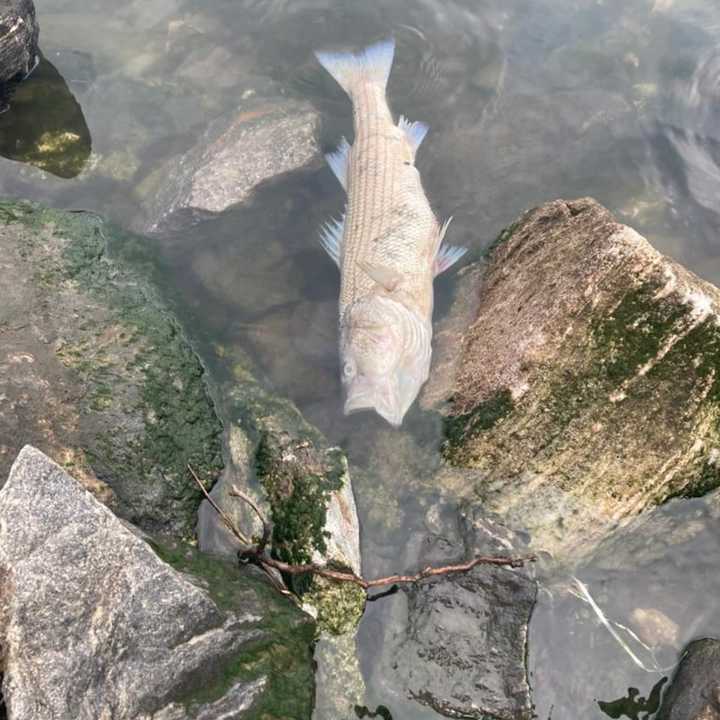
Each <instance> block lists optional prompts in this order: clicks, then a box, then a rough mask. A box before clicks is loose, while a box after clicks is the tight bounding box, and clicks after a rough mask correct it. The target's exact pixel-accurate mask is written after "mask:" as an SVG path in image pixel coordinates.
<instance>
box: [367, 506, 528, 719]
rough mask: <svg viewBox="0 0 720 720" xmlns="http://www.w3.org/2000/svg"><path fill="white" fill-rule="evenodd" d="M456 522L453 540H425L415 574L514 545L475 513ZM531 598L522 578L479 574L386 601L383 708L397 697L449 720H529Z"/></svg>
mask: <svg viewBox="0 0 720 720" xmlns="http://www.w3.org/2000/svg"><path fill="white" fill-rule="evenodd" d="M449 518H452V514H450V515H449ZM455 522H456V523H457V527H456V528H452V526H450V527H448V528H447V529H448V530H449V533H444V534H443V535H435V536H430V537H428V538H426V540H425V542H424V543H423V546H422V548H423V549H422V554H421V558H420V560H419V562H418V566H419V567H425V566H426V565H428V564H433V565H440V564H445V563H450V562H458V561H459V560H461V559H463V558H464V559H469V558H471V557H473V556H474V555H476V554H480V553H487V554H507V553H508V551H509V547H512V543H513V541H515V542H516V543H517V540H516V539H515V538H513V537H512V535H511V534H509V533H508V532H507V531H506V530H504V529H503V528H502V527H501V526H499V525H497V524H496V523H495V522H493V521H491V520H488V519H487V518H484V517H483V515H482V514H481V513H480V512H477V511H472V510H468V511H467V512H466V513H463V514H462V515H461V516H460V519H459V522H458V519H457V515H456V516H455ZM518 544H519V543H518ZM536 592H537V589H536V585H535V582H534V580H532V579H531V578H530V577H529V575H528V571H527V570H523V569H516V570H511V569H507V568H500V567H490V566H478V567H476V568H474V569H473V570H471V571H470V572H468V573H459V574H455V575H449V576H447V577H444V578H441V579H435V580H432V581H425V582H422V583H420V584H418V585H416V586H412V587H409V588H406V589H405V590H403V591H401V592H399V593H397V594H396V595H395V596H392V597H391V598H388V599H385V600H383V601H382V602H384V603H388V604H390V605H391V608H390V610H389V612H390V613H391V614H392V615H393V616H394V618H395V623H394V629H393V630H392V631H391V633H390V634H389V635H387V636H386V637H385V639H384V642H383V644H382V649H381V658H380V660H379V662H378V665H377V668H376V670H375V674H376V678H375V680H376V682H377V683H379V684H380V685H381V686H383V688H384V690H385V691H386V693H387V696H384V697H383V699H384V701H386V704H387V705H389V706H390V707H392V705H393V703H392V702H391V701H389V698H392V697H401V698H403V699H405V700H412V701H414V702H415V703H419V704H421V705H424V706H427V707H430V708H432V709H434V710H435V711H437V712H439V713H440V714H442V715H443V716H447V717H467V718H478V719H480V718H486V717H493V718H500V719H502V720H518V719H520V718H530V717H531V716H532V712H531V709H532V705H531V698H530V686H529V683H528V677H527V669H526V665H525V658H526V654H527V630H528V624H529V622H530V615H531V613H532V609H533V606H534V604H535V597H536Z"/></svg>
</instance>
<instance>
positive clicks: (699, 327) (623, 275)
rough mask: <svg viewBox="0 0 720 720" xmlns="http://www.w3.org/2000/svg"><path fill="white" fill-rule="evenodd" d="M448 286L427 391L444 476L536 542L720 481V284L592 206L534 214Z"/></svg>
mask: <svg viewBox="0 0 720 720" xmlns="http://www.w3.org/2000/svg"><path fill="white" fill-rule="evenodd" d="M458 298H459V299H458V301H457V303H456V306H455V309H454V311H452V312H451V313H450V316H449V318H448V319H447V321H446V322H444V323H443V324H441V327H440V329H439V332H438V336H437V337H438V350H437V353H436V364H435V370H434V371H433V373H432V374H431V380H430V382H429V384H428V387H427V389H426V392H425V396H424V402H425V404H426V406H441V409H442V412H443V413H444V414H445V416H446V424H445V434H446V441H445V444H444V447H443V454H444V457H445V460H446V463H447V466H448V468H449V469H448V473H449V474H450V475H452V472H453V471H463V472H466V473H467V472H468V471H472V472H473V473H474V474H475V480H474V481H475V490H476V494H477V496H478V498H479V499H480V500H481V502H482V503H483V505H484V507H486V508H487V509H489V510H492V511H495V512H497V513H499V514H501V515H503V516H505V517H506V518H507V519H508V520H509V521H510V522H511V523H513V524H514V525H515V526H518V527H525V528H527V529H529V530H530V532H531V534H532V537H533V544H534V546H535V547H536V548H543V549H547V550H550V551H553V552H559V551H567V550H569V549H571V548H572V549H575V550H579V549H583V548H587V547H588V546H589V545H590V544H591V543H592V542H593V541H595V540H597V538H598V537H600V536H601V535H603V534H604V533H606V532H607V530H608V529H609V528H611V527H613V526H615V525H617V524H618V523H622V522H625V521H626V520H627V519H628V518H630V517H631V516H632V515H634V514H636V513H638V512H641V511H642V510H644V509H646V508H648V507H649V506H652V505H654V504H657V503H660V502H663V501H664V500H666V499H667V498H669V497H672V496H676V495H700V494H703V493H704V492H706V491H708V490H709V489H711V488H713V487H716V486H717V485H718V484H719V483H720V472H719V471H718V464H717V462H718V455H719V453H720V413H719V410H720V372H719V371H720V366H719V365H720V360H719V358H720V355H719V354H718V349H719V348H720V326H719V320H720V317H719V315H718V307H719V306H720V291H719V290H718V289H717V288H715V287H714V286H712V285H710V284H709V283H706V282H704V281H702V280H700V279H699V278H697V277H696V276H695V275H693V274H692V273H690V272H688V271H687V270H685V269H684V268H683V267H681V266H680V265H678V264H677V263H675V262H674V261H672V260H671V259H669V258H667V257H664V256H662V255H660V254H659V253H658V252H656V251H655V250H654V249H653V248H652V247H651V246H650V245H649V243H647V241H646V240H644V239H643V238H642V237H640V236H639V235H638V234H637V233H636V232H634V231H633V230H632V229H630V228H629V227H626V226H624V225H620V224H619V223H617V222H615V220H614V219H613V217H612V216H611V215H610V213H609V212H608V211H607V210H605V209H604V208H603V207H601V206H600V205H598V204H597V203H596V202H594V201H593V200H591V199H582V200H577V201H572V202H565V201H556V202H551V203H548V204H546V205H543V206H541V207H539V208H536V209H534V210H532V211H530V212H528V213H527V214H526V215H525V216H523V217H522V218H521V219H520V220H519V221H518V222H517V223H515V224H514V225H513V226H511V227H510V228H508V229H507V230H506V231H505V232H504V233H503V234H502V235H501V236H500V238H499V240H498V242H497V244H496V246H495V247H494V248H493V249H492V251H491V252H490V254H489V256H488V258H487V263H486V265H485V266H482V265H476V266H472V267H470V268H469V269H468V270H467V271H466V272H465V273H464V276H463V278H462V280H461V282H460V286H459V288H458ZM443 403H444V405H443ZM453 469H454V470H453Z"/></svg>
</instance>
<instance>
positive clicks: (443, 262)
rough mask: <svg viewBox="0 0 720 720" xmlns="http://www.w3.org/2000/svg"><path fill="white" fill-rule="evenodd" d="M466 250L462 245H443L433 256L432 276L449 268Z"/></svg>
mask: <svg viewBox="0 0 720 720" xmlns="http://www.w3.org/2000/svg"><path fill="white" fill-rule="evenodd" d="M466 252H467V248H464V247H458V246H457V245H443V246H442V247H441V248H440V251H439V252H438V254H437V257H436V258H435V268H434V277H437V276H438V275H440V273H444V272H445V271H446V270H448V269H449V268H451V267H452V266H453V265H454V264H455V263H456V262H457V261H458V260H459V259H460V258H461V257H462V256H463V255H464V254H465V253H466Z"/></svg>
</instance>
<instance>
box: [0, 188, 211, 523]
mask: <svg viewBox="0 0 720 720" xmlns="http://www.w3.org/2000/svg"><path fill="white" fill-rule="evenodd" d="M0 219H2V220H3V221H4V222H5V223H6V224H8V225H13V226H14V227H16V230H14V231H13V233H12V234H11V237H14V236H15V235H17V237H18V240H17V241H16V242H17V246H18V247H17V252H18V253H19V256H20V258H21V262H22V270H23V272H25V273H28V274H29V275H30V276H31V277H32V278H33V284H34V285H35V288H36V293H37V294H39V295H40V302H39V303H37V304H38V305H39V306H40V307H42V308H45V310H44V311H43V312H42V313H39V314H38V315H37V317H32V318H31V319H30V320H31V324H32V326H33V327H38V328H39V332H41V333H42V335H43V337H45V338H47V341H46V344H45V347H47V350H48V351H49V352H54V354H55V358H56V359H57V361H58V362H59V363H61V364H62V366H64V368H65V369H66V372H67V375H68V377H69V380H70V382H72V384H73V385H75V386H76V387H77V392H76V393H75V394H74V397H73V402H74V403H75V405H76V407H77V413H76V414H77V418H78V419H77V423H76V424H77V428H76V429H75V431H74V437H72V443H73V445H74V447H75V449H76V450H77V451H78V452H82V454H83V455H84V457H86V458H87V461H88V463H89V465H90V466H91V468H92V471H93V472H94V474H95V476H96V477H97V478H98V479H99V480H101V481H103V482H105V483H107V485H109V486H110V487H111V488H112V489H113V491H114V493H115V496H116V498H117V506H116V508H115V509H116V510H117V512H118V513H119V514H121V515H123V516H125V517H126V518H128V519H129V520H131V521H133V522H136V523H138V524H139V525H140V526H142V527H143V528H144V529H146V530H151V531H162V532H171V533H174V534H177V535H180V536H185V537H189V536H192V535H193V534H194V525H195V518H196V512H197V508H198V505H199V503H200V500H201V493H200V491H199V489H198V488H197V487H196V485H195V483H194V482H193V480H192V477H191V475H190V473H189V472H188V469H187V466H188V464H189V465H191V466H193V468H194V469H195V470H196V471H197V473H198V474H199V476H200V477H201V478H203V479H205V480H206V481H207V482H208V484H211V483H212V481H213V480H214V478H215V477H216V476H217V474H218V473H219V470H220V469H221V468H222V457H221V444H220V434H221V432H222V425H221V423H220V421H219V419H218V417H217V415H216V413H215V409H214V406H213V403H212V401H211V399H210V397H209V395H208V392H207V388H206V384H205V376H204V375H205V371H204V368H203V366H202V364H201V363H200V361H199V359H198V358H197V356H196V355H195V353H194V352H193V350H192V348H191V346H190V344H189V342H188V340H187V339H186V337H185V335H184V334H183V332H182V329H181V328H180V326H179V324H178V322H177V321H176V319H175V318H174V317H173V315H172V314H170V313H169V312H168V310H167V309H166V306H165V304H164V302H163V301H162V299H161V298H160V296H159V294H158V292H157V291H156V290H155V288H154V286H153V284H152V283H151V282H150V281H149V279H148V275H149V268H150V267H151V264H150V263H149V261H148V258H147V257H144V261H145V264H144V265H142V266H138V265H137V264H133V263H132V262H128V261H127V260H126V258H125V256H124V251H125V248H126V247H130V248H132V247H134V246H136V245H137V244H138V243H139V241H138V240H137V239H136V238H133V237H131V236H128V235H125V234H124V233H122V232H120V231H119V230H117V229H116V228H114V227H112V226H111V225H109V224H107V223H105V222H103V221H102V220H101V219H100V218H99V217H97V216H95V215H93V214H90V213H84V212H65V211H58V210H51V209H44V208H42V207H40V206H38V205H35V204H31V203H9V202H2V203H0ZM145 244H147V243H145ZM127 254H131V253H127ZM135 254H137V253H135ZM61 431H62V432H67V431H68V430H67V428H58V429H57V431H56V434H58V433H59V432H61ZM67 442H69V441H66V444H67ZM48 449H49V450H50V451H51V450H52V448H48ZM51 454H52V453H51Z"/></svg>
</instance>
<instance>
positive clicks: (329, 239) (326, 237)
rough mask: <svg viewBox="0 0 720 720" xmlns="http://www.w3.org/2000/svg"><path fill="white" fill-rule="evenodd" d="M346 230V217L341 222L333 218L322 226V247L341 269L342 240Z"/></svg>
mask: <svg viewBox="0 0 720 720" xmlns="http://www.w3.org/2000/svg"><path fill="white" fill-rule="evenodd" d="M344 230H345V215H344V214H343V216H342V217H341V218H340V220H335V219H334V218H331V219H330V220H328V222H326V223H325V224H324V225H323V226H322V230H321V231H320V245H322V247H323V249H324V250H325V252H326V253H327V254H328V255H329V256H330V257H331V258H332V259H333V260H334V261H335V264H336V265H337V266H338V267H340V258H341V257H342V239H343V232H344Z"/></svg>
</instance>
